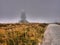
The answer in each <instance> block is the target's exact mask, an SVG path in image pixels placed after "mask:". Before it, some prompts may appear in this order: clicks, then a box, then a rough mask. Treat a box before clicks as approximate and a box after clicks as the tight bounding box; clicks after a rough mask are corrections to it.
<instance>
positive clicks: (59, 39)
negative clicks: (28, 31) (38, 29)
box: [42, 24, 60, 45]
mask: <svg viewBox="0 0 60 45" xmlns="http://www.w3.org/2000/svg"><path fill="white" fill-rule="evenodd" d="M42 45H60V25H57V24H49V25H48V26H47V29H46V31H45V33H44V39H43V43H42Z"/></svg>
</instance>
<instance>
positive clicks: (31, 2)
mask: <svg viewBox="0 0 60 45" xmlns="http://www.w3.org/2000/svg"><path fill="white" fill-rule="evenodd" d="M22 9H24V10H25V12H26V16H27V20H28V21H30V22H60V0H0V22H18V21H19V20H20V16H21V10H22Z"/></svg>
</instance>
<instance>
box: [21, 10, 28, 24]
mask: <svg viewBox="0 0 60 45" xmlns="http://www.w3.org/2000/svg"><path fill="white" fill-rule="evenodd" d="M20 23H28V21H27V20H26V14H25V11H24V10H22V12H21V20H20Z"/></svg>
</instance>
